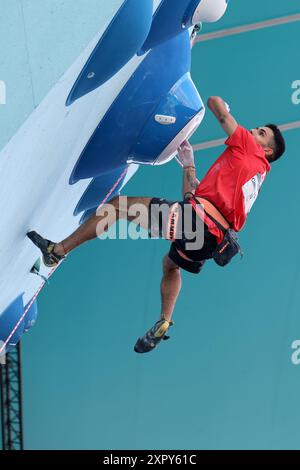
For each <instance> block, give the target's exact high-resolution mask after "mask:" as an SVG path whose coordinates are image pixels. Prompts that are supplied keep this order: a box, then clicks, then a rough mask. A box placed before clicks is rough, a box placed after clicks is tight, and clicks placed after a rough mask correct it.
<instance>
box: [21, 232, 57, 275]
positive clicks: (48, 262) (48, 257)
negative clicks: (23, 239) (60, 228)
mask: <svg viewBox="0 0 300 470" xmlns="http://www.w3.org/2000/svg"><path fill="white" fill-rule="evenodd" d="M27 237H28V238H29V239H30V240H31V241H32V243H34V244H35V245H36V246H37V247H38V248H39V249H40V250H41V252H42V255H43V262H44V264H45V266H47V267H48V268H53V267H55V266H57V265H58V263H59V262H60V261H61V260H63V259H64V258H65V256H61V255H58V254H56V253H54V248H55V243H53V242H51V241H50V240H46V239H45V238H43V237H41V235H39V234H38V233H37V232H28V233H27Z"/></svg>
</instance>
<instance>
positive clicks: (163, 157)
mask: <svg viewBox="0 0 300 470" xmlns="http://www.w3.org/2000/svg"><path fill="white" fill-rule="evenodd" d="M204 115H205V108H204V107H203V108H202V109H201V111H200V112H199V113H198V114H197V115H196V116H195V117H194V118H193V119H192V120H191V121H190V122H189V123H188V124H187V125H186V126H185V127H184V128H183V129H182V131H181V132H179V134H177V136H176V137H175V139H173V140H172V142H171V143H170V144H169V145H168V146H167V147H166V148H165V150H164V151H163V152H162V153H161V154H160V155H159V157H158V158H157V160H156V161H155V163H154V165H163V164H165V163H167V162H169V161H171V160H172V159H173V158H175V156H176V155H177V149H178V147H180V145H181V144H182V142H183V141H184V140H186V139H189V138H190V137H191V135H193V134H194V132H195V131H196V129H197V128H198V127H199V126H200V124H201V122H202V120H203V118H204Z"/></svg>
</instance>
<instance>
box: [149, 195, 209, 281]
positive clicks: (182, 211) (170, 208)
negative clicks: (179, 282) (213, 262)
mask: <svg viewBox="0 0 300 470" xmlns="http://www.w3.org/2000/svg"><path fill="white" fill-rule="evenodd" d="M149 235H150V237H151V238H165V239H166V240H169V241H171V242H172V245H171V248H170V251H169V255H168V256H169V258H170V259H171V260H172V261H174V263H176V264H177V266H179V267H180V268H182V269H184V270H185V271H188V272H190V273H193V274H198V273H200V271H201V269H202V267H203V265H204V263H205V261H206V260H208V259H211V258H212V253H213V251H214V250H215V248H216V246H217V240H216V237H215V236H214V235H213V234H211V233H210V232H209V230H208V228H207V226H206V225H205V224H204V222H203V221H202V220H201V219H200V217H198V216H197V214H196V213H195V211H194V209H193V208H192V206H191V204H190V203H189V202H188V200H184V201H168V200H166V199H159V198H153V199H152V200H151V202H150V206H149ZM186 258H189V259H186Z"/></svg>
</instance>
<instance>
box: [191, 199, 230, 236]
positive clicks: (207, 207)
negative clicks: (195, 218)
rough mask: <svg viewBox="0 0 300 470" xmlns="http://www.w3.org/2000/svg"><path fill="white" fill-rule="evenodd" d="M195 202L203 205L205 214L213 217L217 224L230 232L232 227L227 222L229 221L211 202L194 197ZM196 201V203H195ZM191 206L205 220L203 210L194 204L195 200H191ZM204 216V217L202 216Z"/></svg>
mask: <svg viewBox="0 0 300 470" xmlns="http://www.w3.org/2000/svg"><path fill="white" fill-rule="evenodd" d="M194 198H195V199H194V202H196V201H198V203H199V204H201V205H202V206H203V209H204V212H206V214H208V216H211V217H213V218H214V219H215V220H216V221H217V222H219V224H220V225H221V226H222V227H223V228H224V229H225V230H228V229H229V228H230V225H229V223H228V222H227V220H226V219H225V217H224V216H223V215H222V214H221V212H220V211H219V210H218V209H217V208H216V207H215V206H214V205H213V204H212V203H211V202H210V201H208V200H207V199H204V198H202V197H199V196H197V197H196V196H194ZM195 200H196V201H195ZM191 204H192V206H193V207H194V209H195V211H196V212H197V214H198V215H199V216H200V217H201V218H202V220H203V214H202V210H201V208H200V207H199V206H197V205H196V204H193V198H192V200H191ZM201 215H202V216H201Z"/></svg>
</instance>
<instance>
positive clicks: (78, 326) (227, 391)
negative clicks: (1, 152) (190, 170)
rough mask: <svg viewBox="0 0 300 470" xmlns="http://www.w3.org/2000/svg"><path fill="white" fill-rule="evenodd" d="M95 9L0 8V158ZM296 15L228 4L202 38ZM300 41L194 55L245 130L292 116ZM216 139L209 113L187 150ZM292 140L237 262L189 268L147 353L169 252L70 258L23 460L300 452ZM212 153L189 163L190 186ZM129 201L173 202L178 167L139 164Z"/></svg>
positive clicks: (39, 335)
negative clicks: (88, 454)
mask: <svg viewBox="0 0 300 470" xmlns="http://www.w3.org/2000/svg"><path fill="white" fill-rule="evenodd" d="M249 3H250V4H249ZM105 4H106V1H104V0H102V1H101V0H76V2H74V1H73V0H43V2H40V1H39V0H0V11H1V19H0V47H1V54H0V79H1V80H5V81H6V84H7V105H6V106H0V147H3V146H4V145H5V143H6V142H7V141H8V140H9V138H10V137H11V136H12V135H13V134H14V133H15V132H16V130H17V129H18V127H19V126H20V125H21V124H22V122H24V120H25V119H26V117H27V116H28V115H29V114H30V113H31V111H32V110H33V109H34V107H35V106H36V105H37V104H38V103H39V102H40V101H41V99H42V98H43V97H44V96H45V95H46V94H47V92H48V91H49V90H50V88H51V87H52V86H53V85H54V84H55V82H56V81H57V79H58V78H59V77H60V76H61V74H62V73H63V72H64V71H65V70H66V69H67V68H68V67H69V66H70V65H71V64H72V62H73V61H74V60H75V58H76V57H77V56H78V55H79V53H80V52H81V51H82V49H83V48H84V47H85V45H86V44H87V43H88V42H89V40H90V39H91V38H92V37H93V36H94V34H96V32H97V28H98V19H99V18H100V17H101V15H103V14H105ZM87 5H88V7H89V8H87ZM293 13H299V3H298V2H295V1H293V0H286V1H285V2H274V1H270V0H269V1H263V2H262V1H261V0H252V1H251V2H249V1H246V0H240V1H239V2H237V1H234V0H232V1H231V2H230V5H229V10H228V13H227V15H226V16H225V17H224V19H223V20H221V21H220V22H219V23H217V24H215V25H211V26H205V27H204V32H208V31H211V30H218V29H223V28H226V27H231V26H237V25H242V24H247V23H250V22H255V21H262V20H266V19H270V18H273V17H278V16H284V15H287V14H293ZM299 36H300V24H299V23H295V24H291V25H286V26H279V27H274V28H269V29H265V30H262V31H257V32H253V33H247V34H242V35H239V36H234V37H229V38H223V39H219V40H214V41H209V42H205V43H200V44H198V45H197V46H196V47H195V48H194V51H193V71H192V72H193V78H194V80H195V82H196V84H197V87H198V88H199V91H200V94H201V95H202V97H203V98H204V99H207V97H208V96H209V95H210V94H218V95H221V96H223V97H224V98H225V99H226V100H227V101H228V102H229V103H230V105H231V109H232V112H233V114H234V115H235V116H236V117H237V119H238V120H239V121H240V122H241V124H243V125H245V126H251V127H254V126H257V125H261V124H264V123H265V122H266V121H275V122H277V123H279V124H284V123H287V122H290V121H296V120H299V114H300V113H299V111H300V105H298V106H296V105H293V104H292V102H291V95H292V92H293V90H292V89H291V84H292V82H293V81H294V80H297V79H298V80H299V79H300V58H299V57H300V56H299ZM220 137H222V131H221V130H220V129H219V127H218V124H217V123H216V122H215V121H214V119H213V118H212V117H211V116H210V115H209V113H208V114H207V117H206V119H205V122H204V124H203V126H202V127H201V128H200V130H199V131H197V134H196V135H195V136H194V137H193V139H192V142H193V143H199V142H202V141H206V140H210V139H215V138H220ZM299 138H300V130H299V129H298V130H294V131H289V132H287V133H286V140H287V145H288V151H287V153H286V156H285V158H284V159H282V161H280V162H278V163H276V164H274V166H273V168H272V172H271V174H270V176H269V177H268V178H267V180H266V182H265V184H264V187H263V190H262V192H261V195H260V197H259V199H258V201H257V202H256V204H255V207H254V209H253V212H252V213H251V215H250V216H249V220H248V224H247V226H246V229H245V230H244V231H243V232H242V233H241V242H242V245H243V248H244V251H245V258H244V260H243V262H240V261H239V260H238V259H237V260H235V261H234V262H233V263H232V264H231V265H230V266H229V267H227V268H226V269H224V270H223V269H221V268H218V267H217V266H216V265H214V264H213V263H207V265H206V267H205V269H204V271H203V273H202V274H201V276H192V275H190V274H188V273H183V290H182V293H181V296H180V298H179V300H178V304H177V307H176V311H175V317H174V320H175V326H174V327H173V329H172V331H171V336H172V338H171V340H170V341H169V342H168V343H164V344H162V345H161V346H160V347H159V348H158V349H157V350H155V351H154V352H153V353H151V354H148V355H142V356H139V355H136V354H135V353H134V352H133V345H134V343H135V341H136V339H137V337H138V336H139V335H140V334H142V333H144V331H145V330H146V328H148V327H150V325H151V324H152V323H153V322H154V320H155V319H156V318H157V316H158V315H159V313H160V295H159V284H160V278H161V260H162V256H163V255H164V254H165V253H166V252H167V250H168V243H167V242H165V241H157V240H138V241H132V240H126V241H124V240H119V241H112V240H108V241H99V240H97V241H95V242H91V243H89V244H86V245H85V246H82V247H81V248H80V249H78V250H77V251H76V252H74V253H73V254H72V255H70V256H69V258H68V261H67V262H66V263H64V264H63V266H62V268H61V269H60V270H59V271H58V272H57V274H56V275H55V277H54V278H52V281H51V284H50V286H49V287H47V288H45V289H44V290H43V292H42V293H41V295H40V297H39V320H38V323H37V325H36V327H35V328H34V329H33V330H32V331H31V332H30V333H29V334H28V335H26V337H25V338H24V341H23V380H24V390H23V392H24V418H25V446H26V448H27V449H120V448H121V449H300V436H299V420H300V408H299V389H300V365H299V366H295V365H293V364H292V362H291V354H292V352H293V351H292V349H291V344H292V342H293V341H294V340H296V339H300V317H299V302H300V292H299V285H300V279H299V275H300V272H299V261H300V259H299V258H300V254H299V246H298V234H299V230H300V221H299V218H298V214H299V209H298V208H299V199H300V198H299V194H298V188H299V171H300V161H299ZM221 150H222V148H221V147H220V148H215V149H211V150H208V151H205V152H198V153H197V155H196V156H197V167H198V176H199V177H201V176H203V175H204V173H205V171H206V170H207V169H208V168H209V166H210V165H211V164H212V163H213V161H214V160H215V159H216V158H217V156H218V155H219V153H220V152H221ZM126 193H127V194H128V195H145V196H152V195H153V196H161V197H167V198H179V197H180V195H181V171H180V168H179V167H178V165H177V164H176V163H175V162H172V163H170V164H169V165H167V166H164V167H160V168H148V167H144V168H141V169H140V171H139V172H138V173H137V175H136V176H135V178H134V179H133V181H131V182H130V183H129V184H128V186H127V187H126ZM45 197H47V195H45Z"/></svg>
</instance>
